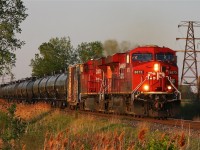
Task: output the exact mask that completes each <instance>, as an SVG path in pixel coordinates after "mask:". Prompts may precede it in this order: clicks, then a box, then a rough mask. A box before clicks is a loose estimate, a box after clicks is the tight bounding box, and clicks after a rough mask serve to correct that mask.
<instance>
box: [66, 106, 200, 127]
mask: <svg viewBox="0 0 200 150" xmlns="http://www.w3.org/2000/svg"><path fill="white" fill-rule="evenodd" d="M67 111H68V112H69V110H67ZM70 111H71V110H70ZM72 112H74V111H72ZM77 112H78V113H79V114H86V115H93V116H98V117H105V118H117V119H121V120H129V121H143V122H148V123H156V124H161V125H167V126H172V127H179V128H181V129H194V130H200V121H192V120H184V119H174V118H168V119H166V120H159V119H155V118H147V117H134V116H130V115H119V114H111V113H100V112H93V111H83V110H77Z"/></svg>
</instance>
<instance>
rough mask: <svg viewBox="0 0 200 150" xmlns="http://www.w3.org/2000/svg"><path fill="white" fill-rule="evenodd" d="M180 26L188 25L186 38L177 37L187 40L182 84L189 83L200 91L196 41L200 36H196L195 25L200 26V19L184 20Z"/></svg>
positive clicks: (195, 90)
mask: <svg viewBox="0 0 200 150" xmlns="http://www.w3.org/2000/svg"><path fill="white" fill-rule="evenodd" d="M179 27H187V37H186V38H176V40H180V39H184V40H186V44H185V50H184V59H183V68H182V75H181V85H189V86H191V89H192V91H193V92H194V93H199V90H198V89H199V88H198V70H197V51H196V47H195V41H196V40H200V38H195V36H194V27H200V22H198V21H182V22H181V24H179V25H178V28H179Z"/></svg>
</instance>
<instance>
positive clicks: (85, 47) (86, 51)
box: [77, 41, 103, 62]
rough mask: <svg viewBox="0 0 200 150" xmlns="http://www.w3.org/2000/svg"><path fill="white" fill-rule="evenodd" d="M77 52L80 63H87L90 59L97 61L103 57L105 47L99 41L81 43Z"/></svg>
mask: <svg viewBox="0 0 200 150" xmlns="http://www.w3.org/2000/svg"><path fill="white" fill-rule="evenodd" d="M77 52H78V54H79V58H80V62H86V61H88V60H90V59H97V58H100V57H102V56H103V45H102V43H101V42H99V41H95V42H89V43H86V42H84V43H81V44H79V45H78V48H77Z"/></svg>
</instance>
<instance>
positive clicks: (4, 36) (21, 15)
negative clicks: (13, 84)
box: [0, 0, 28, 75]
mask: <svg viewBox="0 0 200 150" xmlns="http://www.w3.org/2000/svg"><path fill="white" fill-rule="evenodd" d="M25 11H26V8H25V6H24V5H23V2H22V0H0V75H1V74H3V73H10V70H11V68H12V67H13V66H14V65H15V60H16V57H15V54H14V51H15V50H16V49H17V48H21V46H22V45H23V44H24V42H23V41H21V40H19V39H18V38H17V37H16V34H19V33H21V31H22V30H21V28H20V23H21V22H22V21H24V20H25V19H26V17H27V16H28V15H27V14H26V13H25Z"/></svg>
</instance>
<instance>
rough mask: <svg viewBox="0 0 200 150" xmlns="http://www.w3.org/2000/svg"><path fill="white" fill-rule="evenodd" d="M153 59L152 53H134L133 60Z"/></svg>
mask: <svg viewBox="0 0 200 150" xmlns="http://www.w3.org/2000/svg"><path fill="white" fill-rule="evenodd" d="M152 59H153V56H152V54H151V53H140V54H133V55H132V60H133V61H150V60H152Z"/></svg>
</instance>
